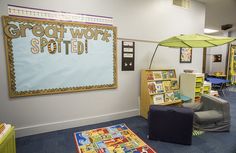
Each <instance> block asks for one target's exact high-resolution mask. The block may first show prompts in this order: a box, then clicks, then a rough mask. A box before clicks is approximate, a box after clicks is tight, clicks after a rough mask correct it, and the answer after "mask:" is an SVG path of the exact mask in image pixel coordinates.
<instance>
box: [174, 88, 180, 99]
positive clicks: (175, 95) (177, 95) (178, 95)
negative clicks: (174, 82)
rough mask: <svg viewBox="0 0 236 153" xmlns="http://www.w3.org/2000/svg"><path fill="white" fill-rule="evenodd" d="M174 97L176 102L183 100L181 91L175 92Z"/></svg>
mask: <svg viewBox="0 0 236 153" xmlns="http://www.w3.org/2000/svg"><path fill="white" fill-rule="evenodd" d="M174 97H175V98H174V99H175V100H179V99H181V95H180V92H179V90H176V91H174Z"/></svg>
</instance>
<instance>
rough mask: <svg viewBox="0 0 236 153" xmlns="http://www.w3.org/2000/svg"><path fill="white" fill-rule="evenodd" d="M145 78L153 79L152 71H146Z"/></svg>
mask: <svg viewBox="0 0 236 153" xmlns="http://www.w3.org/2000/svg"><path fill="white" fill-rule="evenodd" d="M147 80H154V76H153V73H152V71H148V72H147Z"/></svg>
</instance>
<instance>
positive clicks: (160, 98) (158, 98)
mask: <svg viewBox="0 0 236 153" xmlns="http://www.w3.org/2000/svg"><path fill="white" fill-rule="evenodd" d="M153 103H154V104H156V105H157V104H161V103H164V96H163V94H158V95H154V96H153Z"/></svg>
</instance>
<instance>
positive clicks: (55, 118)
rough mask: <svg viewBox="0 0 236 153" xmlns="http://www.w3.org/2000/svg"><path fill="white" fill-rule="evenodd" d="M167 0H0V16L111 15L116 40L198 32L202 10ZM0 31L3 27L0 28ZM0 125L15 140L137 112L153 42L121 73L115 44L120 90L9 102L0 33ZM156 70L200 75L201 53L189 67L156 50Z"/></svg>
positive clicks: (170, 52) (174, 54) (174, 53)
mask: <svg viewBox="0 0 236 153" xmlns="http://www.w3.org/2000/svg"><path fill="white" fill-rule="evenodd" d="M171 2H172V1H171V0H149V1H144V0H119V1H115V0H89V1H88V0H87V1H82V0H61V1H58V0H50V1H48V0H40V1H32V0H24V1H17V0H8V1H7V0H1V1H0V14H1V15H7V4H15V5H21V6H28V7H36V8H44V9H50V10H57V11H65V12H75V13H87V14H96V15H105V16H112V17H114V25H115V26H117V27H118V37H123V38H135V39H147V40H162V39H165V38H167V37H170V36H173V35H177V34H185V33H202V32H203V28H204V21H205V7H204V5H203V4H201V3H198V2H195V1H193V2H192V5H191V8H190V9H183V8H180V7H176V6H172V4H171ZM0 29H2V27H0ZM0 35H1V36H0V50H1V52H0V65H1V66H0V74H1V76H0V121H4V122H8V123H11V124H13V125H14V126H15V127H16V131H17V136H18V137H20V136H25V135H30V134H35V133H41V132H46V131H52V130H57V129H63V128H69V127H76V126H81V125H86V124H93V123H98V122H102V121H108V120H113V119H118V118H124V117H128V116H134V115H138V114H139V105H138V101H139V90H140V89H139V88H140V85H139V84H140V70H141V69H147V68H148V65H149V61H150V59H151V55H152V53H153V51H154V49H155V46H156V44H151V43H141V42H137V43H136V57H135V58H136V59H135V63H136V65H135V71H134V72H121V71H120V69H121V64H120V63H121V59H120V57H121V55H120V54H121V48H120V46H121V44H120V41H119V43H118V88H117V89H114V90H113V89H112V90H100V91H89V92H78V93H67V94H56V95H44V96H33V97H22V98H9V97H8V86H7V73H6V71H7V70H6V59H5V52H4V47H3V36H2V35H3V34H2V31H1V32H0ZM153 67H155V68H175V69H176V70H177V72H178V73H180V72H183V69H194V70H195V71H196V72H201V69H202V50H201V49H200V50H199V49H198V50H197V49H194V50H193V59H192V63H191V64H179V50H178V49H169V48H164V47H160V48H159V49H158V52H157V56H156V58H155V60H154V63H153Z"/></svg>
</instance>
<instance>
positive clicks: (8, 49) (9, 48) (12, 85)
mask: <svg viewBox="0 0 236 153" xmlns="http://www.w3.org/2000/svg"><path fill="white" fill-rule="evenodd" d="M10 21H15V22H28V23H35V24H47V25H62V24H63V25H64V26H72V27H73V26H80V27H87V28H101V29H105V30H111V31H112V33H113V38H112V41H113V44H112V47H113V51H112V52H113V57H112V61H113V65H112V68H113V72H112V73H113V74H112V75H113V82H112V83H110V84H101V85H89V86H71V87H66V88H64V87H59V88H50V89H39V90H24V91H17V90H16V73H15V65H14V56H13V43H12V38H10V37H9V36H7V35H6V34H5V32H4V33H3V35H4V46H5V53H6V64H7V73H8V90H9V96H10V97H23V96H36V95H47V94H60V93H70V92H80V91H90V90H101V89H114V88H117V28H116V27H115V26H110V25H99V24H86V23H78V22H66V21H53V20H43V19H32V18H24V17H13V16H2V24H3V28H4V27H5V26H6V25H8V23H9V22H10ZM3 31H4V30H3ZM88 71H90V70H88ZM68 77H70V76H68Z"/></svg>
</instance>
